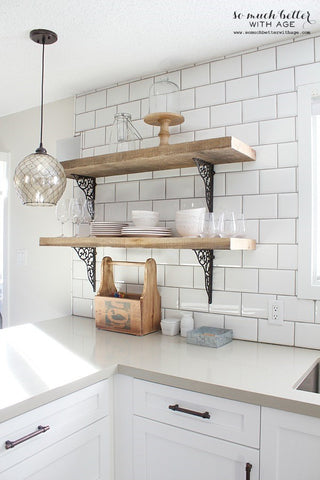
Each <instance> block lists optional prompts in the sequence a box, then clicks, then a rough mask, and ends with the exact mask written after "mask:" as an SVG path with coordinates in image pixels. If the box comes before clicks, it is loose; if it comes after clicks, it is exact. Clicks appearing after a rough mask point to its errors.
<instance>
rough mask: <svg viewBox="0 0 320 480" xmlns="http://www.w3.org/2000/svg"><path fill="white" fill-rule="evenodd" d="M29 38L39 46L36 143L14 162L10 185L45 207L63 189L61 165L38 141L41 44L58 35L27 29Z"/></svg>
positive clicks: (26, 202) (31, 202)
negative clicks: (32, 148) (35, 145)
mask: <svg viewBox="0 0 320 480" xmlns="http://www.w3.org/2000/svg"><path fill="white" fill-rule="evenodd" d="M30 38H31V40H33V41H34V42H36V43H39V44H40V45H42V71H41V109H40V145H39V147H38V148H37V149H36V151H35V153H31V155H28V156H27V157H25V158H24V159H23V160H22V161H21V162H20V163H19V164H18V166H17V168H16V170H15V174H14V184H15V187H16V190H17V194H18V196H19V197H20V199H21V201H22V203H23V204H24V205H29V206H33V207H34V206H42V207H47V206H52V205H56V203H57V202H58V200H59V199H60V198H61V196H62V194H63V192H64V190H65V188H66V175H65V173H64V169H63V167H62V165H61V164H60V163H59V162H58V161H57V160H56V159H55V158H54V157H52V156H51V155H49V154H48V153H47V150H46V149H45V148H44V147H43V144H42V132H43V84H44V46H45V45H50V44H51V43H55V42H56V41H57V40H58V36H57V34H56V33H54V32H51V31H50V30H43V29H37V30H32V31H31V32H30Z"/></svg>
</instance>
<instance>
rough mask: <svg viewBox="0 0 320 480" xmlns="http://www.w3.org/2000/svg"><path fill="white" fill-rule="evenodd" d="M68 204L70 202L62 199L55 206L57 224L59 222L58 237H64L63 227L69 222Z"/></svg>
mask: <svg viewBox="0 0 320 480" xmlns="http://www.w3.org/2000/svg"><path fill="white" fill-rule="evenodd" d="M69 204H70V200H68V199H63V200H60V201H59V202H58V204H57V206H56V216H57V220H58V222H61V235H60V237H64V233H63V225H64V224H65V223H66V222H68V220H70V216H69Z"/></svg>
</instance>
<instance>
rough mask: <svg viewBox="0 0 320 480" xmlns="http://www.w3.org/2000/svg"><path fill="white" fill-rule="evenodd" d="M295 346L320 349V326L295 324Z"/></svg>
mask: <svg viewBox="0 0 320 480" xmlns="http://www.w3.org/2000/svg"><path fill="white" fill-rule="evenodd" d="M295 345H296V346H297V347H304V348H316V349H320V325H312V324H306V323H296V335H295Z"/></svg>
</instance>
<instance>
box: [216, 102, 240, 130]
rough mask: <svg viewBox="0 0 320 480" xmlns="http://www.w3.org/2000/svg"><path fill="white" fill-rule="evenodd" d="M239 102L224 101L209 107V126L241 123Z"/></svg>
mask: <svg viewBox="0 0 320 480" xmlns="http://www.w3.org/2000/svg"><path fill="white" fill-rule="evenodd" d="M241 116H242V108H241V102H233V103H226V104H224V105H216V106H214V107H211V127H220V126H225V125H236V124H237V123H241Z"/></svg>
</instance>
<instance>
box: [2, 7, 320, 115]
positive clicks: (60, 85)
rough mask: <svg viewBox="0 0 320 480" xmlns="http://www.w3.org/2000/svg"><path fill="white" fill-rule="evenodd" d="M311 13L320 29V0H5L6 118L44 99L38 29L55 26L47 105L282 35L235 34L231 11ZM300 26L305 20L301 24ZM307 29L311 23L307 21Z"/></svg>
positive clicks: (49, 51) (48, 62)
mask: <svg viewBox="0 0 320 480" xmlns="http://www.w3.org/2000/svg"><path fill="white" fill-rule="evenodd" d="M270 9H273V10H274V11H275V12H278V11H279V10H280V9H284V10H287V11H288V12H290V11H292V10H300V11H306V10H309V11H310V13H311V17H312V18H313V20H316V22H315V23H314V24H313V25H311V26H310V27H311V28H310V29H311V30H312V31H313V32H314V31H318V30H320V2H319V0H281V1H280V2H279V0H230V1H228V0H50V1H48V0H1V1H0V60H1V73H0V116H3V115H7V114H10V113H13V112H17V111H21V110H25V109H27V108H30V107H33V106H36V105H38V104H39V96H40V67H41V64H40V61H41V47H40V46H39V45H37V44H35V43H33V42H32V41H31V40H29V32H30V30H32V29H34V28H46V29H49V30H53V31H55V32H56V33H57V34H58V36H59V40H58V42H57V43H56V44H54V45H49V46H47V47H46V76H45V102H50V101H54V100H58V99H61V98H66V97H69V96H71V95H74V94H76V93H81V92H86V91H88V90H92V89H95V88H99V87H104V86H106V85H109V84H112V83H115V82H120V81H124V80H128V79H132V78H136V77H139V76H142V75H147V74H149V73H156V72H161V71H165V70H167V69H173V68H174V67H180V66H184V65H190V64H192V63H195V62H201V61H205V60H209V59H213V58H217V57H220V56H223V55H226V54H230V53H234V52H237V51H241V50H245V49H250V48H253V47H255V46H257V45H263V44H266V43H272V42H275V41H279V40H280V39H281V40H283V39H284V38H285V37H284V36H283V35H281V38H280V36H279V35H277V36H275V35H242V36H237V35H234V33H233V31H234V30H235V29H238V28H239V27H240V28H241V26H244V24H243V23H242V24H241V22H240V21H235V20H233V12H234V10H237V11H238V12H243V13H247V12H249V11H251V12H254V13H257V12H266V11H269V10H270ZM300 25H301V22H300ZM308 27H309V26H308Z"/></svg>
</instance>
